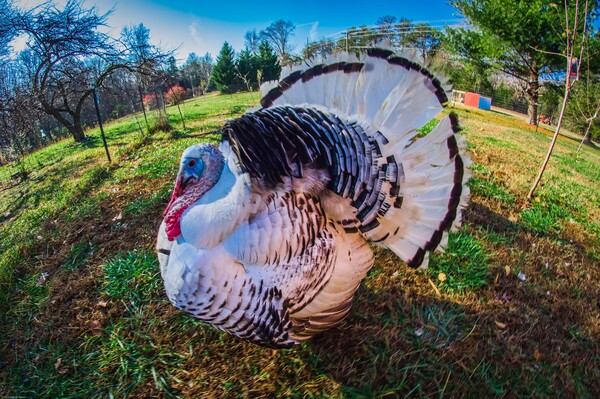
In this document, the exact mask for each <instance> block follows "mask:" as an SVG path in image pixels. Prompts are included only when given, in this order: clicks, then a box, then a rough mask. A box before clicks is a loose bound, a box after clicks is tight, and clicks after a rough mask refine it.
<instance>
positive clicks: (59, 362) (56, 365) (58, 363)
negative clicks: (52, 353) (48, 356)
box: [54, 357, 62, 370]
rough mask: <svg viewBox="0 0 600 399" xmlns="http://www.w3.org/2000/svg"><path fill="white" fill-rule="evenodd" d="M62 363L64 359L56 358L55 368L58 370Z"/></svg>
mask: <svg viewBox="0 0 600 399" xmlns="http://www.w3.org/2000/svg"><path fill="white" fill-rule="evenodd" d="M61 363H62V359H61V358H60V357H59V358H58V359H56V363H54V370H58V368H59V367H60V364H61Z"/></svg>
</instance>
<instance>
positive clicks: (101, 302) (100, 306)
mask: <svg viewBox="0 0 600 399" xmlns="http://www.w3.org/2000/svg"><path fill="white" fill-rule="evenodd" d="M96 306H98V307H99V308H105V307H107V306H108V303H106V302H104V301H100V302H98V303H97V304H96Z"/></svg>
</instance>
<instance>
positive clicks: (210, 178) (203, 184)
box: [164, 144, 225, 241]
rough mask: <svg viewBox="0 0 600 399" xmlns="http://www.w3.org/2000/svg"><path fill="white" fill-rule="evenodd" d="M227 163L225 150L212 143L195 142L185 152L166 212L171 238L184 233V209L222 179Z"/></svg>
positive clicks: (167, 230)
mask: <svg viewBox="0 0 600 399" xmlns="http://www.w3.org/2000/svg"><path fill="white" fill-rule="evenodd" d="M224 165H225V158H223V154H221V151H219V149H218V148H217V147H216V146H214V145H212V144H196V145H193V146H191V147H188V148H187V149H186V150H185V151H184V152H183V155H182V156H181V165H180V167H179V173H178V174H177V181H176V182H175V189H174V190H173V195H172V196H171V201H170V202H169V205H168V206H167V209H166V210H165V213H164V216H165V224H166V225H167V227H166V232H167V237H168V238H169V241H173V240H174V239H175V238H176V237H177V236H179V235H180V234H181V223H180V219H181V215H182V214H183V212H185V211H186V209H188V208H189V207H190V206H192V205H193V204H194V203H195V202H196V201H198V200H199V199H200V198H202V196H203V195H204V194H205V193H206V192H207V191H209V190H210V189H211V188H212V187H213V186H214V185H215V184H216V183H217V181H219V178H220V177H221V172H223V167H224Z"/></svg>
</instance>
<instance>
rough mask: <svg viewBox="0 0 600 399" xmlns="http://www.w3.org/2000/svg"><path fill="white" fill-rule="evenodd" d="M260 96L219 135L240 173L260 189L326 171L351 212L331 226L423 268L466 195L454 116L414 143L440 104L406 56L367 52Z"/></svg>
mask: <svg viewBox="0 0 600 399" xmlns="http://www.w3.org/2000/svg"><path fill="white" fill-rule="evenodd" d="M261 90H262V91H263V95H264V96H263V98H262V100H261V106H262V108H260V109H259V110H256V111H255V112H252V113H249V114H246V115H244V116H243V117H242V118H240V119H239V120H237V121H234V122H232V123H231V124H228V126H226V128H225V129H224V140H228V141H230V142H231V143H232V144H233V148H234V150H235V151H236V154H237V155H238V158H239V159H240V163H241V165H242V167H243V168H244V169H245V170H246V171H248V172H249V173H250V174H251V175H253V176H255V177H256V178H257V179H259V180H261V181H262V182H264V183H265V184H267V185H276V184H277V183H279V182H282V181H283V180H284V179H285V178H287V177H292V178H293V177H302V176H303V172H302V171H303V168H307V167H324V168H328V169H329V171H330V178H331V180H330V182H329V186H328V188H329V189H330V190H331V191H333V192H334V193H335V195H337V196H339V197H342V198H340V201H342V200H343V198H347V199H348V201H349V202H348V204H349V205H350V206H351V207H352V208H354V210H355V211H354V212H353V215H354V216H353V217H349V218H347V219H343V218H341V217H338V220H337V221H338V222H340V223H343V224H344V226H345V228H346V229H347V231H349V232H352V231H356V230H359V231H360V232H361V233H362V234H363V235H364V236H365V237H366V238H368V239H369V240H371V241H373V242H376V243H378V244H380V245H383V246H386V247H389V248H391V249H392V250H393V251H394V252H395V253H396V254H398V255H399V256H400V257H401V258H402V259H403V260H405V261H406V262H407V263H408V264H409V265H410V266H412V267H419V266H421V267H426V265H427V261H428V253H429V252H430V251H433V250H435V249H436V248H438V247H439V246H440V245H442V246H443V245H444V244H445V243H446V240H447V232H448V231H449V230H450V229H451V228H452V227H453V226H456V225H458V224H459V223H460V218H461V210H462V209H463V208H464V207H465V206H466V203H467V199H468V195H469V189H468V187H467V185H466V182H467V180H468V179H469V176H470V175H469V172H468V169H467V167H468V165H469V164H470V160H469V157H468V155H467V154H466V148H465V142H464V139H463V138H462V137H461V136H458V135H456V133H457V132H458V123H457V120H456V118H455V117H454V116H452V115H447V116H444V117H442V119H441V121H440V122H439V123H438V124H437V126H436V127H435V128H434V129H433V130H432V131H431V132H430V133H429V134H427V135H425V136H424V137H420V138H418V137H417V135H418V133H419V132H418V131H417V129H420V128H421V127H423V126H424V125H425V124H427V123H428V122H430V121H431V120H432V119H434V118H435V117H436V116H437V115H438V114H439V113H440V112H441V111H442V109H443V107H444V105H445V103H446V102H447V97H446V94H445V89H444V86H443V83H442V82H441V81H440V80H438V79H436V78H435V77H434V76H433V75H432V74H431V73H430V72H429V71H428V70H427V69H425V68H423V67H421V66H420V65H419V64H418V63H416V62H414V61H413V60H411V59H410V57H406V56H402V55H395V54H393V53H392V52H391V51H390V50H387V49H371V50H368V51H367V53H366V54H365V55H362V56H360V57H356V56H354V55H352V54H342V55H338V56H335V57H326V58H323V59H318V60H313V61H312V62H308V63H306V64H305V65H303V66H300V67H296V68H291V69H287V70H285V71H284V72H283V73H282V79H281V80H280V81H279V82H276V83H273V82H271V83H268V84H266V85H263V87H262V88H261ZM339 197H338V198H339ZM326 202H329V203H331V199H329V200H328V201H326ZM325 205H327V204H325ZM351 214H352V213H351ZM340 215H341V214H340ZM334 218H335V215H334Z"/></svg>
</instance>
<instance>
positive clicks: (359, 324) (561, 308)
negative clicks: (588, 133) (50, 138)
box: [0, 93, 600, 398]
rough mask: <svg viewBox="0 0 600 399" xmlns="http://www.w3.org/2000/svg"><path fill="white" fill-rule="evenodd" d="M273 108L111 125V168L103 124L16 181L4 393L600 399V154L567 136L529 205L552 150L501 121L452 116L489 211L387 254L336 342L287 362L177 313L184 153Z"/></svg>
mask: <svg viewBox="0 0 600 399" xmlns="http://www.w3.org/2000/svg"><path fill="white" fill-rule="evenodd" d="M257 101H258V96H257V94H256V93H252V94H250V93H243V94H236V95H224V96H215V95H210V96H207V97H204V98H199V99H195V100H192V101H188V102H186V103H185V104H184V106H183V112H184V114H185V116H186V126H187V130H183V126H181V122H180V121H179V115H178V112H177V111H176V110H175V109H169V122H170V124H171V126H172V127H173V129H174V130H173V131H171V132H162V131H158V132H156V133H154V134H152V135H149V136H146V135H145V136H142V135H141V134H140V131H139V129H138V124H137V123H138V122H136V120H135V118H133V117H126V118H123V119H121V120H118V121H114V122H111V123H108V124H107V126H106V133H107V138H108V143H109V145H110V151H111V154H112V156H113V159H114V162H113V164H112V165H108V164H107V162H106V158H105V154H104V149H103V148H102V146H101V140H100V139H99V133H98V132H97V131H96V130H91V131H88V132H87V134H88V135H89V136H90V137H91V140H89V141H88V142H86V143H84V144H76V143H73V141H72V140H63V141H61V142H58V143H56V144H54V145H52V146H49V147H47V148H44V149H42V150H40V151H37V152H36V153H34V154H31V155H30V156H28V157H26V158H25V160H24V167H25V168H26V170H27V172H28V178H27V179H26V180H24V181H22V182H19V181H16V180H12V179H11V176H12V175H13V174H14V173H15V172H16V171H18V168H19V166H17V165H8V166H5V167H1V168H0V326H1V328H2V333H1V334H0V397H18V396H24V397H32V398H47V397H52V398H67V397H73V398H75V397H79V398H105V397H115V398H117V397H119V398H120V397H174V398H184V397H240V398H242V397H281V398H288V397H297V398H310V397H313V398H321V397H330V398H342V397H349V398H372V397H438V398H439V397H478V396H479V397H542V398H543V397H548V398H550V397H583V398H593V397H598V396H599V395H600V390H599V389H598V387H597V385H596V384H595V381H598V380H600V370H598V367H597V365H598V364H600V346H599V344H598V342H600V331H599V330H598V324H597V312H598V309H597V300H598V298H599V297H600V284H599V283H598V281H600V271H599V270H598V268H597V267H596V265H597V264H598V261H600V170H599V168H598V165H600V152H599V151H598V150H596V149H593V148H587V147H586V148H584V149H583V151H582V152H581V153H579V154H576V153H575V151H576V149H577V144H578V143H577V142H576V141H575V140H571V139H569V138H564V137H561V138H560V139H559V141H558V144H557V147H556V152H555V156H553V158H552V159H551V162H550V165H549V167H548V170H547V174H546V175H545V177H544V180H543V184H542V186H541V187H540V189H539V190H538V191H537V193H536V196H535V198H534V200H533V201H531V202H529V201H527V200H526V198H525V196H526V194H527V191H528V189H529V185H530V183H531V181H532V180H533V178H534V177H535V172H537V167H538V166H539V163H540V162H541V159H542V158H543V156H544V154H545V150H546V148H547V145H548V143H549V141H550V137H549V136H548V134H547V132H544V131H543V130H540V131H538V132H535V129H532V128H530V127H528V126H527V125H525V124H524V123H523V122H521V121H519V120H517V119H515V118H512V117H508V116H504V115H501V114H497V113H489V112H485V111H479V110H466V109H462V108H457V109H455V110H454V111H455V112H456V113H457V114H458V115H459V117H460V119H461V123H462V126H463V127H464V133H465V135H466V136H467V139H468V140H469V145H468V148H469V151H470V155H471V158H472V159H473V161H474V163H473V165H472V167H471V171H472V174H473V179H472V180H471V182H470V183H469V185H470V189H471V198H472V201H471V202H472V203H471V205H470V207H469V208H468V209H467V210H465V212H464V215H465V220H464V222H463V227H461V228H460V229H459V230H458V231H457V232H454V233H451V234H450V237H449V242H448V246H447V248H446V250H445V252H444V253H436V254H433V255H432V256H431V260H430V265H429V268H428V269H427V270H425V271H414V270H412V269H410V268H408V267H407V266H406V265H405V264H403V263H402V262H401V261H399V260H398V258H397V257H395V255H393V254H392V253H391V252H390V251H388V250H380V249H376V250H375V253H376V263H375V266H374V268H373V269H372V270H371V271H370V272H369V274H368V276H367V278H366V279H365V280H364V282H363V284H362V285H361V287H360V288H359V290H358V292H357V294H356V297H355V301H354V305H353V309H352V311H351V313H350V315H349V317H348V319H347V320H346V321H344V323H342V324H341V325H340V326H339V327H338V328H336V329H334V330H332V331H329V332H326V333H324V334H322V335H320V336H318V337H316V338H315V339H313V340H312V341H311V342H308V343H305V344H303V345H301V346H300V347H298V348H294V349H289V350H282V351H273V350H271V349H265V348H261V347H258V346H255V345H252V344H248V343H245V342H241V341H239V340H237V339H236V338H233V337H230V336H228V335H227V334H224V333H221V332H219V331H217V330H216V329H214V328H212V327H210V326H206V325H203V324H201V323H199V322H197V321H195V320H193V319H191V318H189V317H187V316H186V315H184V314H182V313H181V312H179V311H178V310H176V309H175V308H174V307H173V306H172V305H171V304H170V303H169V301H168V300H167V299H166V297H165V295H164V291H163V288H162V281H161V278H160V271H159V267H158V262H157V260H156V256H155V254H154V252H153V248H154V240H155V234H156V229H157V227H158V224H159V223H160V220H161V218H162V211H163V210H164V207H165V206H166V204H167V202H168V200H169V197H170V192H171V190H172V188H173V180H174V178H175V175H176V173H177V165H178V162H179V157H180V155H181V152H182V151H183V150H184V149H185V148H186V147H187V146H189V145H191V144H194V143H197V142H200V141H210V142H216V141H218V140H219V135H218V130H219V129H220V127H221V126H222V125H223V124H224V123H225V121H226V120H227V119H229V118H233V117H236V116H237V115H239V114H240V113H242V112H244V110H245V109H247V108H249V107H251V106H253V105H254V104H256V103H257ZM155 120H156V115H155V114H154V113H151V114H150V120H149V122H150V123H154V121H155ZM138 121H139V122H140V123H141V124H142V126H143V125H144V121H143V117H142V116H141V115H138ZM436 124H437V120H436V121H432V122H431V123H429V124H428V125H426V126H425V127H423V128H422V129H420V134H422V135H425V134H427V133H429V132H430V131H431V130H432V129H433V128H434V127H435V126H436ZM42 273H45V276H46V279H45V280H42V279H40V276H41V275H42ZM442 275H443V277H442V278H440V277H441V276H442ZM59 359H60V361H59Z"/></svg>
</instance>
